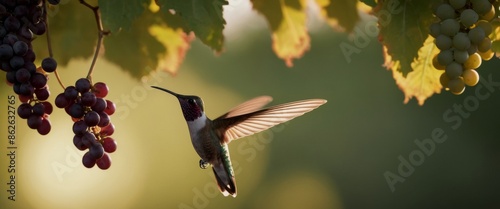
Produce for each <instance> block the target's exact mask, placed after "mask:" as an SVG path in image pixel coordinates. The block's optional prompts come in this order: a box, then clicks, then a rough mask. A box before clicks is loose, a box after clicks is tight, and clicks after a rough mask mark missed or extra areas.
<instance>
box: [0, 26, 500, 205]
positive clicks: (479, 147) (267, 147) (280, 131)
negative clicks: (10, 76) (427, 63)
mask: <svg viewBox="0 0 500 209" xmlns="http://www.w3.org/2000/svg"><path fill="white" fill-rule="evenodd" d="M370 40H371V42H370V43H369V44H368V46H367V47H365V48H361V49H360V50H361V53H359V54H353V55H352V56H351V58H352V62H350V63H348V62H347V61H346V59H345V57H344V55H343V54H342V53H341V50H340V48H339V45H340V43H342V42H346V43H350V44H352V42H351V41H350V40H349V38H348V36H347V35H346V34H341V33H335V32H333V31H332V30H331V29H330V28H328V27H327V26H326V25H323V26H319V27H318V28H316V29H315V30H314V31H313V32H311V50H310V51H309V52H308V53H306V54H305V55H304V57H303V58H301V59H299V60H296V61H295V62H294V64H295V66H294V67H293V68H291V69H289V68H287V67H285V65H284V63H283V61H281V60H279V59H278V58H277V57H276V56H275V54H274V53H273V51H272V49H271V47H270V46H271V40H270V36H269V32H268V31H267V30H266V29H265V28H260V29H252V30H249V31H247V33H245V34H244V35H242V34H240V36H234V37H232V40H230V41H228V44H227V45H226V51H225V53H223V54H221V55H219V56H214V54H213V52H211V51H210V50H209V49H208V48H207V47H206V46H204V45H202V44H201V43H200V42H199V41H195V42H193V44H192V47H191V49H190V50H189V52H188V54H187V57H186V60H185V62H184V63H183V65H182V67H181V69H180V72H179V74H178V75H177V76H176V77H171V76H169V75H167V74H165V73H155V74H153V75H151V77H150V78H149V79H148V80H144V81H137V80H134V79H133V78H131V77H130V76H129V75H128V74H127V73H124V72H123V71H121V70H120V69H118V68H117V67H116V66H115V65H113V64H110V63H108V62H106V61H105V60H104V59H100V60H99V61H98V63H97V66H96V72H95V75H94V81H104V82H106V83H107V84H108V86H109V87H110V94H109V95H108V97H107V98H108V99H111V100H112V101H114V102H115V103H116V105H117V112H116V113H115V114H114V115H113V116H112V122H113V123H114V124H115V126H116V131H115V133H114V138H115V139H116V140H117V141H118V150H117V152H115V153H113V154H111V158H112V160H113V164H112V166H111V168H110V169H109V170H106V171H102V170H100V169H98V168H93V169H86V168H84V167H83V166H82V165H81V162H80V161H81V156H82V155H83V152H80V151H78V150H77V149H76V148H75V147H74V146H73V144H72V137H73V136H72V132H71V126H72V121H71V119H70V118H69V116H67V115H66V113H65V112H64V111H63V110H60V109H55V110H54V113H53V114H52V115H51V122H52V131H51V133H50V134H49V135H47V136H40V135H38V134H37V133H36V131H32V130H29V129H28V128H27V126H26V125H25V123H26V121H25V120H21V119H18V121H17V128H18V129H17V140H16V144H17V146H18V149H17V158H16V167H17V169H16V179H17V181H16V183H17V187H16V190H17V195H16V201H15V202H12V201H9V200H7V195H8V193H7V192H6V190H7V186H6V183H7V181H8V176H7V172H6V170H7V166H8V163H9V162H8V160H7V156H6V154H5V152H6V151H7V149H6V148H5V147H6V146H7V140H6V139H5V138H6V135H7V134H6V133H7V127H6V125H5V124H6V118H7V117H6V114H7V111H6V109H7V107H6V105H7V96H8V95H11V94H13V93H12V90H11V88H10V87H8V86H7V85H3V86H2V87H1V92H0V99H1V100H3V101H0V104H1V105H2V108H1V109H3V111H0V120H2V122H1V124H2V125H1V127H0V132H1V133H2V140H1V143H0V153H1V155H2V156H1V158H0V168H1V170H2V175H1V179H0V181H1V184H0V185H1V186H0V197H1V198H2V199H1V200H0V208H8V209H11V208H12V209H14V208H22V209H24V208H43V209H45V208H148V209H149V208H197V209H200V208H248V209H251V208H259V209H264V208H270V209H271V208H272V209H277V208H287V209H288V208H336V209H337V208H343V209H364V208H366V209H368V208H370V209H373V208H498V207H499V203H500V200H499V198H498V195H499V192H498V188H499V187H500V181H499V180H498V177H497V176H498V175H499V174H500V163H499V162H500V152H499V151H498V149H499V147H500V142H499V133H500V132H499V129H498V123H499V121H500V111H498V110H499V107H500V89H499V88H494V91H493V92H490V97H489V98H487V99H485V100H479V106H478V108H474V109H473V111H470V116H469V117H467V118H462V123H461V125H460V126H459V128H458V129H456V130H454V129H452V128H451V127H452V125H454V123H453V122H449V121H446V120H445V119H444V118H443V114H444V113H445V112H447V111H448V110H450V109H451V110H452V111H453V106H454V105H455V104H457V105H458V104H464V101H470V99H471V98H473V97H475V89H476V88H478V87H475V88H474V87H468V88H467V89H466V91H465V93H464V94H463V95H460V96H454V95H451V94H450V93H448V92H442V93H441V94H439V95H434V96H433V97H431V98H430V99H429V100H427V101H426V103H425V105H424V106H418V104H417V103H416V101H415V100H412V101H411V102H410V103H409V104H406V105H404V104H403V94H402V92H401V91H400V90H399V89H398V88H397V86H396V84H395V82H394V80H393V79H392V75H391V72H389V71H387V70H385V69H384V68H383V67H381V64H382V63H383V58H382V53H381V51H382V49H381V46H380V44H379V43H378V42H377V40H376V38H372V39H370ZM89 64H90V60H81V59H79V60H74V61H72V62H71V63H70V64H69V66H67V67H64V68H62V69H61V74H62V77H63V80H64V82H65V83H66V85H70V84H73V83H74V81H76V80H77V79H78V78H80V77H84V76H85V75H86V71H87V69H88V66H89ZM499 66H500V62H499V61H498V59H493V60H491V61H489V62H486V63H483V65H482V66H481V68H480V69H479V73H480V74H481V76H483V78H482V79H483V80H487V78H488V76H491V80H493V81H498V82H500V72H499V69H498V68H499ZM145 67H147V66H145ZM3 75H4V74H3V73H2V76H3ZM150 85H158V86H162V87H165V88H168V89H170V90H173V91H176V92H178V93H181V94H194V95H198V96H200V97H201V98H203V99H204V102H205V110H206V111H207V114H208V116H209V117H211V118H215V117H217V116H219V115H221V114H223V113H225V111H227V110H229V109H230V108H231V107H233V106H235V105H237V104H239V103H241V102H243V101H245V100H247V99H250V98H253V97H255V96H259V95H270V96H273V98H274V101H273V103H272V104H278V103H284V102H290V101H294V100H299V99H307V98H324V99H327V100H328V103H327V104H325V105H323V106H321V107H320V108H318V109H317V110H314V111H312V112H311V113H308V114H306V115H304V116H301V117H299V118H297V119H294V120H292V121H291V122H289V123H286V124H284V125H280V126H278V127H276V128H273V129H271V130H269V131H266V132H263V133H260V134H257V135H254V136H251V137H247V138H244V139H239V140H237V141H234V142H233V143H231V144H230V145H229V147H230V152H231V157H232V160H233V165H234V166H235V172H236V183H237V185H238V196H237V197H236V198H231V197H223V196H222V195H221V194H220V193H219V191H217V189H216V187H215V186H216V185H215V179H214V176H213V173H212V171H211V170H209V169H207V170H201V169H200V168H199V166H198V160H199V157H198V156H197V154H196V153H195V151H194V149H193V148H192V145H191V142H190V139H189V135H188V130H187V125H186V123H185V121H184V119H183V117H182V113H181V110H180V107H179V104H178V102H177V100H176V99H175V98H174V97H172V96H170V95H168V94H165V93H164V92H160V91H156V90H152V89H151V88H149V86H150ZM479 85H482V84H479ZM50 89H51V92H52V96H51V100H53V99H54V98H55V95H57V94H58V93H60V92H61V91H62V89H61V88H60V87H59V86H58V85H57V84H56V81H55V78H54V77H51V80H50ZM481 92H482V93H485V92H487V90H486V88H484V87H483V88H482V89H481ZM466 98H469V99H466ZM18 104H19V102H17V105H18ZM453 115H458V114H457V113H453ZM436 128H441V129H443V131H444V133H445V134H446V135H447V137H448V138H447V140H446V141H445V142H443V143H440V144H438V143H436V144H435V150H434V152H432V153H431V155H430V156H425V158H424V159H422V160H421V164H420V165H418V166H414V172H413V173H412V174H411V175H409V176H407V177H404V182H398V183H396V184H394V191H391V188H390V186H389V184H388V182H387V180H386V178H385V177H384V173H385V172H392V173H394V174H396V175H400V174H398V166H400V163H401V162H400V160H399V159H398V157H399V156H402V157H403V158H404V159H406V160H408V159H409V155H410V154H411V153H414V152H416V150H417V151H418V150H420V148H419V147H418V146H417V145H416V144H415V142H414V141H415V140H419V141H422V140H424V139H427V138H430V137H431V134H432V131H433V130H435V129H436Z"/></svg>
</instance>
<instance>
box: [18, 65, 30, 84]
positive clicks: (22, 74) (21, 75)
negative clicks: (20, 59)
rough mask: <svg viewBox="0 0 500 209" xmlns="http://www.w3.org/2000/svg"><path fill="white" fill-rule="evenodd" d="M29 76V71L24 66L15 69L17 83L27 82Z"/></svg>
mask: <svg viewBox="0 0 500 209" xmlns="http://www.w3.org/2000/svg"><path fill="white" fill-rule="evenodd" d="M30 78H31V73H30V72H29V71H28V70H27V69H26V68H20V69H19V70H17V71H16V80H17V82H19V83H25V82H28V81H29V80H30Z"/></svg>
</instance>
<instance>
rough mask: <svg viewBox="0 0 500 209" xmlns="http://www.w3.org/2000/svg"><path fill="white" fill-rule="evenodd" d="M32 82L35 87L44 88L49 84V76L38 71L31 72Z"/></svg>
mask: <svg viewBox="0 0 500 209" xmlns="http://www.w3.org/2000/svg"><path fill="white" fill-rule="evenodd" d="M30 83H31V85H33V87H35V88H43V87H45V85H47V77H46V76H45V75H44V74H41V73H38V72H37V73H34V74H31V78H30Z"/></svg>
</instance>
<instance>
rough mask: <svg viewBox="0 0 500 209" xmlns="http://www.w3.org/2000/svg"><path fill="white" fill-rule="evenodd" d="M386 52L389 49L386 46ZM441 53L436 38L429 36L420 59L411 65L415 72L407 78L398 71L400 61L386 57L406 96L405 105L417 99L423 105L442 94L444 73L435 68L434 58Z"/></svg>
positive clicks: (420, 52)
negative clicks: (441, 79)
mask: <svg viewBox="0 0 500 209" xmlns="http://www.w3.org/2000/svg"><path fill="white" fill-rule="evenodd" d="M384 50H387V48H386V47H385V46H384ZM438 53H439V49H438V48H437V47H436V46H435V45H434V38H432V36H428V37H427V39H426V40H425V42H424V45H423V46H422V47H421V48H420V49H419V50H418V58H417V59H416V60H414V61H413V62H412V63H411V67H412V68H413V71H412V72H410V73H408V75H407V76H406V78H405V77H404V76H403V74H402V73H401V72H399V71H398V70H397V69H398V67H399V65H400V64H399V61H393V60H392V58H391V57H386V61H388V62H386V63H385V65H386V67H388V68H390V70H392V75H393V77H394V80H396V84H397V85H398V87H399V88H400V89H401V90H402V91H403V93H404V94H405V100H404V103H405V104H406V103H408V102H409V101H410V99H411V98H413V97H415V98H416V99H417V100H418V104H419V105H423V104H424V102H425V100H426V99H427V98H429V97H431V96H432V95H433V94H434V93H440V92H441V89H442V85H441V83H440V82H439V77H440V76H441V74H442V73H443V72H444V71H442V70H438V69H436V68H434V66H433V65H432V58H433V57H434V56H435V55H436V54H438Z"/></svg>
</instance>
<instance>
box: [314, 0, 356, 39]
mask: <svg viewBox="0 0 500 209" xmlns="http://www.w3.org/2000/svg"><path fill="white" fill-rule="evenodd" d="M316 3H317V4H318V6H319V7H320V8H321V15H322V16H323V17H324V18H325V19H326V21H327V22H328V24H329V25H330V26H332V27H333V28H339V26H340V30H341V31H343V30H345V31H346V32H351V31H352V30H353V29H354V26H356V23H357V22H358V21H359V19H360V17H359V13H358V8H357V5H358V1H357V0H316Z"/></svg>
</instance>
